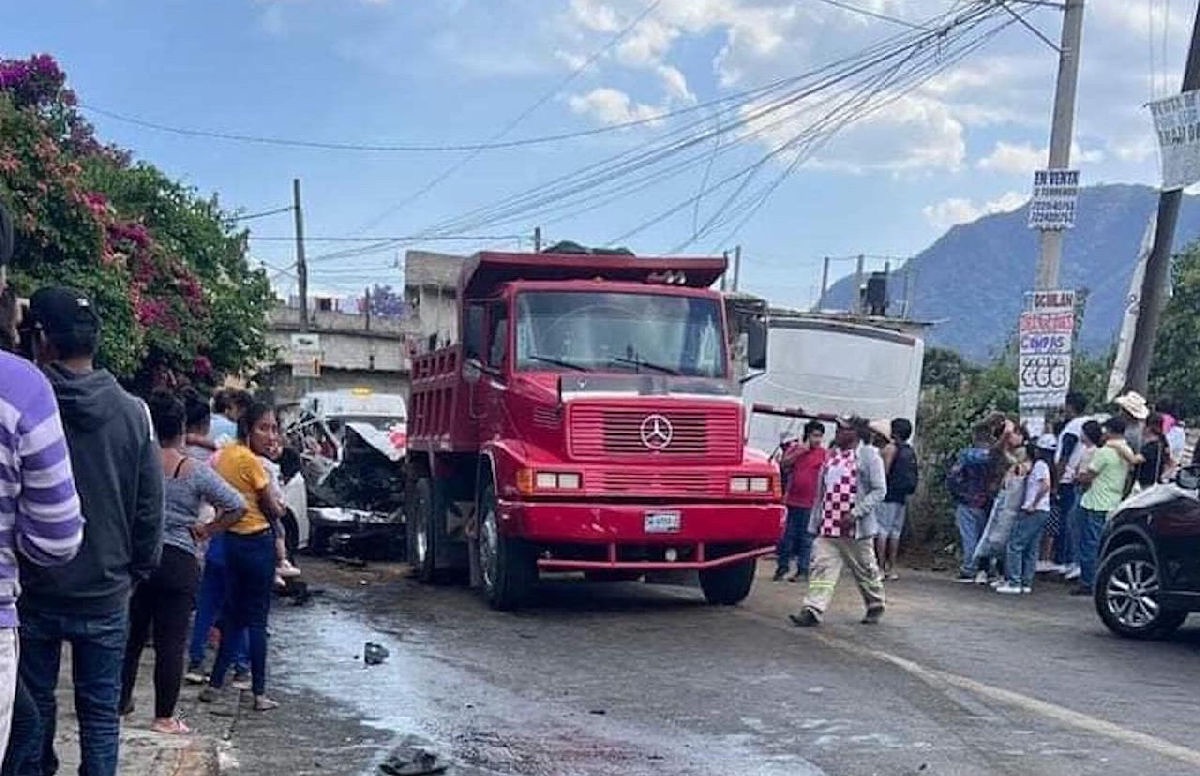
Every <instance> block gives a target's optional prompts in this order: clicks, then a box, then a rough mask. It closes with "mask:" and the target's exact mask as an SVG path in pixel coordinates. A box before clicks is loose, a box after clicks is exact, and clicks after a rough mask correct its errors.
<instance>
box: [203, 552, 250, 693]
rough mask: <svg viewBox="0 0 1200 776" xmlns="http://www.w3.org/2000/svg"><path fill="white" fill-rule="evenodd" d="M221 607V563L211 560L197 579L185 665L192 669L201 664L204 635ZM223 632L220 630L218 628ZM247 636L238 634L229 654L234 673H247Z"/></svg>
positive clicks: (222, 594) (222, 564)
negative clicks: (194, 611)
mask: <svg viewBox="0 0 1200 776" xmlns="http://www.w3.org/2000/svg"><path fill="white" fill-rule="evenodd" d="M224 605H225V564H224V563H214V562H212V561H211V560H210V561H208V562H207V563H205V564H204V575H203V576H202V577H201V578H200V594H199V596H198V597H197V601H196V619H195V621H194V622H193V623H192V643H191V646H190V647H189V649H188V663H189V664H190V665H193V666H198V665H201V664H202V663H203V662H204V646H205V644H207V643H208V632H209V630H211V629H212V626H213V624H214V623H216V622H217V619H218V617H219V616H220V614H221V607H222V606H224ZM222 632H224V629H222ZM249 655H250V635H249V633H247V632H246V631H245V630H241V631H238V639H237V644H236V645H235V648H234V653H233V670H234V673H239V674H242V673H245V672H246V671H248V670H250V657H249Z"/></svg>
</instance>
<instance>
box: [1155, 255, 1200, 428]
mask: <svg viewBox="0 0 1200 776" xmlns="http://www.w3.org/2000/svg"><path fill="white" fill-rule="evenodd" d="M1171 284H1172V288H1171V299H1170V300H1169V301H1168V302H1167V305H1166V308H1165V309H1164V310H1163V315H1162V320H1161V321H1160V322H1159V325H1158V336H1157V338H1156V341H1155V345H1154V363H1153V364H1152V365H1151V370H1150V387H1151V391H1152V395H1153V396H1158V397H1162V396H1171V397H1173V398H1174V399H1175V400H1176V401H1177V402H1178V403H1179V405H1180V410H1179V411H1180V412H1181V413H1182V414H1183V415H1184V416H1185V417H1188V418H1197V417H1200V395H1198V394H1197V380H1196V374H1197V370H1196V365H1197V361H1198V359H1197V355H1196V353H1197V351H1196V347H1197V343H1200V243H1193V244H1192V245H1190V246H1189V247H1188V249H1187V250H1186V251H1184V253H1183V254H1181V255H1179V256H1177V257H1175V261H1174V262H1173V264H1172V267H1171Z"/></svg>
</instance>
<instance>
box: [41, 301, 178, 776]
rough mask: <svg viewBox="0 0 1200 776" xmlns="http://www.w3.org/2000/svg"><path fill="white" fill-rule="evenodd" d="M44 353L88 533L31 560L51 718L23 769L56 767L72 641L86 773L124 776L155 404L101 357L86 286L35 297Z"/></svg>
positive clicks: (153, 542) (146, 563)
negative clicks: (67, 547)
mask: <svg viewBox="0 0 1200 776" xmlns="http://www.w3.org/2000/svg"><path fill="white" fill-rule="evenodd" d="M29 313H30V314H29V319H30V321H29V322H30V325H31V327H32V334H33V338H34V352H35V354H36V355H37V358H38V362H39V364H41V365H42V367H43V369H44V370H45V372H46V375H47V377H49V379H50V384H51V385H52V386H53V387H54V392H55V395H56V396H57V397H58V403H59V406H60V408H61V410H62V419H63V424H64V427H65V430H66V438H67V446H68V448H69V450H70V456H71V463H72V468H73V469H74V471H75V482H76V486H77V487H78V490H79V498H80V502H81V504H82V507H83V514H84V517H85V518H86V520H87V531H86V532H85V534H84V539H83V545H82V547H81V548H80V550H79V553H78V555H76V557H75V559H74V560H72V561H71V562H70V563H68V564H67V565H65V566H62V567H59V568H54V569H49V568H41V567H38V566H36V565H33V564H29V563H22V566H21V575H22V582H23V584H24V586H25V594H24V595H23V596H22V598H21V601H20V611H21V678H22V680H23V681H24V682H25V684H26V686H27V687H28V689H29V692H30V695H32V696H33V699H34V702H35V703H36V705H37V708H38V713H39V716H40V717H41V730H40V737H39V743H40V746H39V750H40V751H36V752H34V753H33V757H34V762H32V763H29V762H27V763H24V764H22V765H21V766H20V767H19V768H18V773H20V774H23V776H24V775H25V774H32V775H33V776H49V774H53V773H55V772H56V771H57V770H58V759H57V757H56V755H55V753H54V735H55V720H56V704H55V689H56V687H57V685H58V674H59V662H60V660H61V657H62V645H63V642H69V643H70V644H71V660H72V668H73V673H74V680H75V682H74V684H75V712H76V716H77V717H78V720H79V747H80V752H81V762H82V764H81V766H80V770H79V772H80V774H81V775H82V776H114V774H116V772H117V761H118V750H119V744H120V737H119V732H120V726H119V724H118V717H117V704H118V701H119V699H120V692H121V662H122V658H123V656H124V651H125V640H126V631H127V628H128V622H129V596H130V591H131V590H132V588H133V585H134V584H135V583H136V582H138V581H141V580H144V579H146V578H147V577H148V576H149V575H150V573H151V572H152V571H153V570H154V569H155V567H156V566H157V565H158V559H159V553H160V551H161V549H162V528H163V480H162V464H161V460H160V455H159V451H158V445H157V442H156V441H155V439H154V433H153V431H152V428H151V425H150V415H149V412H148V410H147V409H146V406H145V405H144V404H143V403H142V402H140V401H139V400H137V399H135V398H134V397H133V396H131V395H129V394H128V393H126V392H125V391H124V390H123V389H122V388H121V387H120V386H119V385H118V384H117V381H116V379H115V378H114V377H113V376H112V374H110V373H109V372H107V371H105V370H103V369H97V368H96V367H95V366H94V364H93V359H94V357H95V353H96V346H97V341H98V338H99V333H100V318H99V316H98V315H97V314H96V312H95V310H94V309H93V308H92V305H91V303H90V302H89V301H88V299H86V298H85V297H83V296H82V295H81V294H79V293H78V292H76V291H72V290H70V289H66V288H43V289H41V290H39V291H38V292H37V293H35V294H34V295H33V297H32V298H31V299H30V307H29Z"/></svg>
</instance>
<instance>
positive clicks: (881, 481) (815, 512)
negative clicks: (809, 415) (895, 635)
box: [790, 418, 887, 628]
mask: <svg viewBox="0 0 1200 776" xmlns="http://www.w3.org/2000/svg"><path fill="white" fill-rule="evenodd" d="M870 436H871V431H870V429H869V428H868V426H867V422H866V421H865V420H862V419H861V418H843V419H841V420H839V421H838V430H837V436H836V437H834V440H833V449H832V450H830V451H829V456H828V458H826V460H825V465H824V466H823V467H822V468H821V475H820V478H819V479H818V480H817V496H816V500H815V501H813V509H812V515H811V516H810V517H809V522H808V532H809V533H810V534H815V535H816V537H817V538H816V540H815V541H814V542H813V550H812V562H811V564H810V565H809V570H808V594H807V595H806V596H805V598H804V605H803V607H802V608H801V609H800V612H799V613H797V614H793V615H790V618H791V621H792V623H793V624H794V625H797V626H799V627H802V628H803V627H812V626H814V625H819V624H820V622H821V619H822V618H823V617H824V615H825V610H826V609H827V608H828V607H829V603H830V601H832V600H833V591H834V588H835V587H836V586H837V581H838V577H840V576H841V574H842V566H849V567H850V572H851V573H852V574H853V575H854V581H855V582H856V583H857V584H858V591H859V593H860V594H862V598H863V603H864V604H865V605H866V608H867V613H866V616H865V617H864V618H863V620H862V621H863V623H864V624H868V625H871V624H874V623H877V622H879V619H880V618H881V617H883V607H884V597H883V575H882V574H881V573H880V571H879V562H878V560H877V559H876V557H875V534H876V533H878V526H877V525H876V523H875V507H876V506H878V505H879V504H881V503H882V502H883V499H884V496H886V495H887V472H886V471H885V469H884V465H883V457H882V456H881V455H880V454H879V451H878V450H877V449H876V448H875V447H873V446H872V445H870V444H867V439H869V438H870Z"/></svg>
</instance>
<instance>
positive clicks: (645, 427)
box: [641, 415, 675, 450]
mask: <svg viewBox="0 0 1200 776" xmlns="http://www.w3.org/2000/svg"><path fill="white" fill-rule="evenodd" d="M641 432H642V444H643V445H645V446H646V447H647V448H649V449H650V450H664V449H666V447H667V446H668V445H670V444H671V439H673V438H674V436H675V429H674V427H672V426H671V421H669V420H667V419H666V418H664V417H663V416H662V415H647V416H646V419H645V420H643V421H642V428H641Z"/></svg>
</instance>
